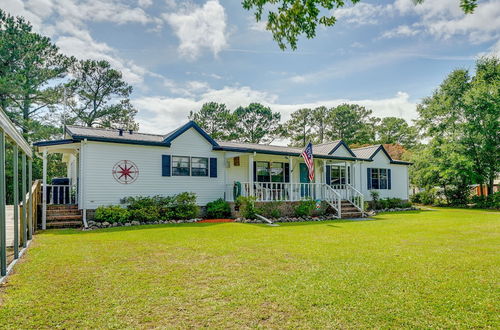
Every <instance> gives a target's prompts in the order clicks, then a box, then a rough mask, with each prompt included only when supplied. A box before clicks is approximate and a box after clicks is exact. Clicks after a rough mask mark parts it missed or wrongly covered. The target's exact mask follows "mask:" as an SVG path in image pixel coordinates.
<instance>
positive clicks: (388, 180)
mask: <svg viewBox="0 0 500 330" xmlns="http://www.w3.org/2000/svg"><path fill="white" fill-rule="evenodd" d="M387 189H391V169H388V170H387Z"/></svg>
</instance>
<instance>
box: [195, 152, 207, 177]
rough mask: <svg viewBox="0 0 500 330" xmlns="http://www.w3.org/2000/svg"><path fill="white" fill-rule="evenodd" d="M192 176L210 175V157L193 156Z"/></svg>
mask: <svg viewBox="0 0 500 330" xmlns="http://www.w3.org/2000/svg"><path fill="white" fill-rule="evenodd" d="M191 176H208V158H206V157H191Z"/></svg>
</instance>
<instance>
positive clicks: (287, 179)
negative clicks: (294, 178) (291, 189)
mask: <svg viewBox="0 0 500 330" xmlns="http://www.w3.org/2000/svg"><path fill="white" fill-rule="evenodd" d="M283 164H284V165H283V167H284V169H285V182H290V163H283Z"/></svg>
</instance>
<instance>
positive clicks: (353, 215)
mask: <svg viewBox="0 0 500 330" xmlns="http://www.w3.org/2000/svg"><path fill="white" fill-rule="evenodd" d="M362 217H363V213H361V212H359V211H358V212H342V219H348V218H362Z"/></svg>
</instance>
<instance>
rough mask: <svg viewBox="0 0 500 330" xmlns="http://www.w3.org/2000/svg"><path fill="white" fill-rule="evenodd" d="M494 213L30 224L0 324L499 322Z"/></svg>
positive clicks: (499, 223) (4, 292) (499, 237)
mask: <svg viewBox="0 0 500 330" xmlns="http://www.w3.org/2000/svg"><path fill="white" fill-rule="evenodd" d="M499 229H500V213H498V212H487V211H481V210H462V209H438V210H436V211H422V212H410V213H392V214H381V215H378V216H377V217H375V220H373V221H328V222H318V223H297V224H282V225H280V226H279V227H269V226H266V225H250V224H236V223H229V224H178V225H158V226H148V227H135V228H134V227H133V228H130V227H125V228H124V227H121V228H112V229H105V230H98V231H92V232H81V231H77V230H62V231H46V232H44V233H41V234H38V235H37V236H36V239H35V241H34V244H33V245H32V246H31V247H30V249H29V251H28V253H27V255H26V257H25V258H24V260H23V261H22V262H21V263H20V264H18V265H17V266H16V271H15V273H14V274H13V275H12V276H11V277H10V278H9V281H8V284H7V285H6V286H5V287H4V288H2V289H1V292H0V300H1V302H0V304H1V305H0V328H16V329H18V328H40V327H42V328H54V327H59V328H74V327H84V328H136V327H140V328H151V327H215V328H221V327H231V328H241V327H274V328H292V327H301V328H304V327H308V328H310V327H318V328H324V327H329V328H332V327H342V328H365V327H418V328H429V327H441V328H457V327H458V328H465V327H474V328H476V327H491V328H498V327H499V326H500V322H499V312H500V310H499V301H500V290H499V289H500V288H499V280H498V279H499V278H500V270H499V269H500V255H499V247H500V246H499V245H500V244H499V243H500V231H499Z"/></svg>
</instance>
